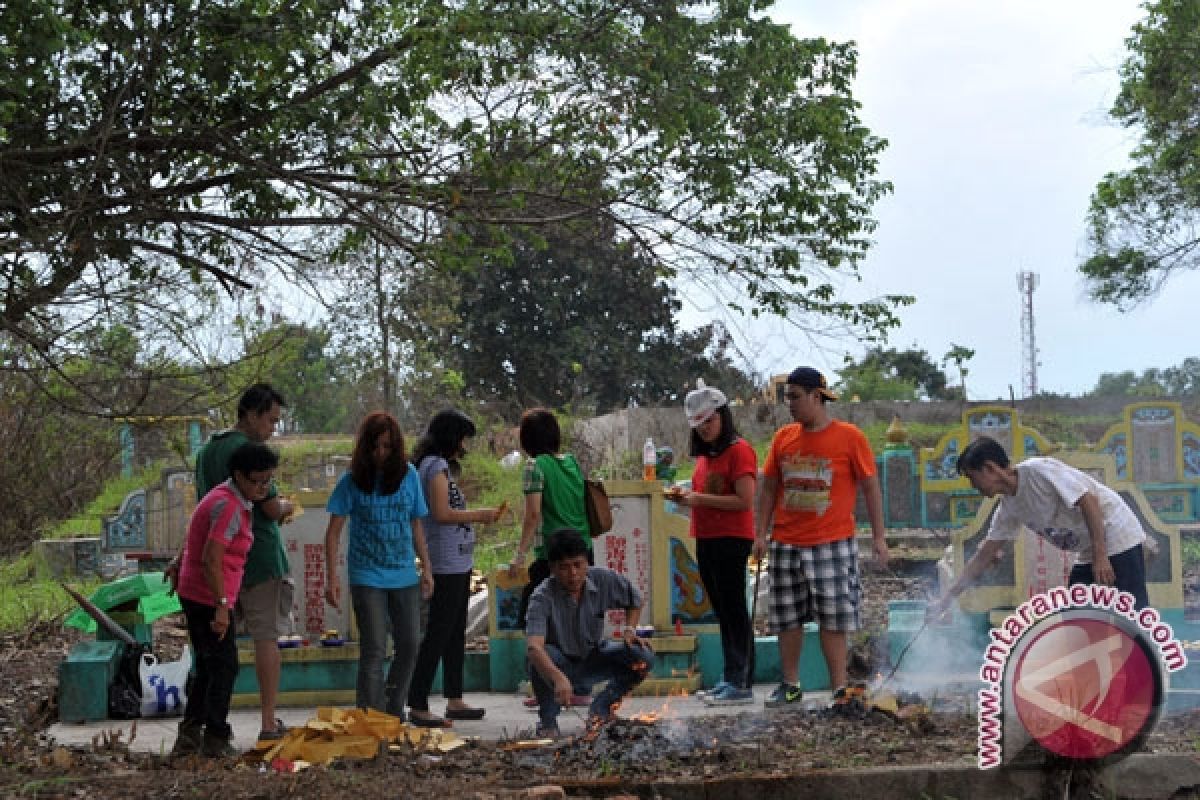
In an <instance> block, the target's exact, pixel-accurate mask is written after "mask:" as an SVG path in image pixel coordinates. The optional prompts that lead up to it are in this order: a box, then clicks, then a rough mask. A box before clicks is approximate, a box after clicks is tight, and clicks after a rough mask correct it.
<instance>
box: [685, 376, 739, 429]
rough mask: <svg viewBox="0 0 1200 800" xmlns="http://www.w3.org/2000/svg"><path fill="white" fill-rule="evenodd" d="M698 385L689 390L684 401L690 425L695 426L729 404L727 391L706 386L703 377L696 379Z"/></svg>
mask: <svg viewBox="0 0 1200 800" xmlns="http://www.w3.org/2000/svg"><path fill="white" fill-rule="evenodd" d="M696 387H697V388H696V389H695V390H693V391H690V392H688V395H687V397H686V398H684V401H683V413H685V414H686V415H687V422H688V425H689V426H690V427H693V428H698V427H699V426H701V425H703V424H704V423H705V422H707V421H708V418H709V417H711V416H712V415H713V413H715V412H716V410H717V409H718V408H720V407H721V406H724V405H728V404H729V401H728V400H727V399H726V398H725V393H724V392H722V391H721V390H720V389H718V388H716V387H715V386H705V385H704V379H703V378H700V379H699V380H697V381H696Z"/></svg>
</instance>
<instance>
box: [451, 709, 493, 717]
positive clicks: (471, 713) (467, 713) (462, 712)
mask: <svg viewBox="0 0 1200 800" xmlns="http://www.w3.org/2000/svg"><path fill="white" fill-rule="evenodd" d="M486 713H487V709H484V708H447V709H446V719H483V715H484V714H486Z"/></svg>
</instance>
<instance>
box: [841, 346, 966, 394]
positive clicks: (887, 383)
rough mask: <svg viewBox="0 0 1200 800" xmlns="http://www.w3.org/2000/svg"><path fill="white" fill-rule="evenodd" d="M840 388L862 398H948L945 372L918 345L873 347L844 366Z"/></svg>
mask: <svg viewBox="0 0 1200 800" xmlns="http://www.w3.org/2000/svg"><path fill="white" fill-rule="evenodd" d="M838 374H839V381H838V384H837V389H838V391H839V392H840V393H841V394H844V395H846V397H847V398H851V397H855V396H857V397H858V398H859V399H860V400H918V399H922V398H928V399H933V400H941V399H945V398H946V396H947V389H946V374H945V373H944V372H942V371H941V369H939V368H938V366H937V365H936V364H934V363H933V361H931V360H930V358H929V354H928V353H926V352H925V351H924V350H918V349H917V348H916V347H913V348H910V349H908V350H903V351H900V350H896V349H895V348H888V349H884V348H882V347H874V348H871V349H869V350H867V352H866V354H865V355H863V357H862V358H861V359H860V360H859V361H858V362H849V363H847V365H846V366H845V367H843V368H842V369H841V371H840V372H839V373H838Z"/></svg>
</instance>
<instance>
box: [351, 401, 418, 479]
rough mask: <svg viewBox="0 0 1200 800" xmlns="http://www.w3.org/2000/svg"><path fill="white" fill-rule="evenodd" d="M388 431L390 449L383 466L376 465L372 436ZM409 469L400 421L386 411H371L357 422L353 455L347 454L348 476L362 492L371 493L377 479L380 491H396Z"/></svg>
mask: <svg viewBox="0 0 1200 800" xmlns="http://www.w3.org/2000/svg"><path fill="white" fill-rule="evenodd" d="M385 433H387V434H391V439H392V452H391V453H390V454H388V457H387V461H385V462H383V468H382V469H376V467H375V458H374V456H373V453H374V451H375V440H376V439H378V438H379V437H380V436H382V435H383V434H385ZM407 472H408V458H407V457H406V456H405V454H404V434H403V433H401V432H400V423H399V422H397V421H396V418H395V417H393V416H392V415H391V414H389V413H387V412H386V411H373V412H371V413H370V414H368V415H367V416H366V419H364V420H363V421H362V424H361V425H359V426H358V436H357V437H356V438H355V440H354V455H353V456H351V457H350V478H351V480H353V481H354V485H355V486H357V487H358V488H359V489H360V490H362V491H363V492H366V493H367V494H372V493H373V492H374V491H375V487H376V480H377V479H378V485H379V493H380V494H395V493H396V491H397V490H399V488H400V484H401V483H403V482H404V476H405V474H406V473H407Z"/></svg>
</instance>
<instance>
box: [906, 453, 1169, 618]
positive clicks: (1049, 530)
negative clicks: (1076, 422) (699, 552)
mask: <svg viewBox="0 0 1200 800" xmlns="http://www.w3.org/2000/svg"><path fill="white" fill-rule="evenodd" d="M958 471H959V474H961V475H963V476H964V477H965V478H966V479H967V480H969V481H970V482H971V485H972V486H974V487H975V489H976V491H978V492H979V493H980V494H982V495H983V496H984V497H995V496H996V495H1000V502H999V504H998V506H997V508H996V513H995V515H993V517H992V525H991V527H990V528H989V529H988V532H987V536H986V537H985V538H984V541H983V544H982V545H980V547H979V549H978V550H977V551H976V552H975V555H974V556H973V557H972V558H971V560H970V561H968V562H967V564H966V566H965V567H963V571H962V574H961V575H960V576H959V577H958V580H956V581H955V582H954V584H953V585H952V586H951V587H950V588H949V590H947V592H946V594H945V595H943V596H942V597H941V598H940V599H939V600H938V601H937V602H936V603H934V604H933V605H932V606H931V607H930V609H929V614H930V615H931V616H935V617H940V616H941V615H942V614H944V613H945V611H946V609H947V608H948V607H949V606H950V602H951V601H952V600H953V599H954V598H955V597H956V596H958V595H959V594H961V593H962V592H963V590H965V589H966V588H967V587H968V586H970V585H971V584H972V583H974V582H975V579H976V578H978V577H979V574H980V573H981V572H983V571H984V570H985V569H987V568H988V566H990V565H991V564H992V562H993V561H995V559H996V556H997V555H998V553H999V551H1000V548H1001V547H1003V546H1004V543H1005V542H1011V541H1013V540H1015V539H1016V538H1017V536H1019V535H1020V533H1021V526H1022V525H1024V526H1027V527H1028V528H1029V529H1030V530H1032V531H1033V532H1034V533H1036V534H1037V535H1038V536H1041V537H1043V538H1044V539H1046V540H1047V541H1048V542H1050V543H1051V544H1052V545H1054V546H1055V547H1057V548H1058V549H1060V550H1070V551H1074V552H1075V553H1076V563H1075V566H1074V567H1073V568H1072V569H1071V575H1070V582H1071V583H1072V584H1076V583H1101V584H1105V585H1107V586H1116V587H1117V588H1118V589H1120V590H1121V591H1125V592H1129V593H1130V594H1131V595H1133V597H1134V599H1135V600H1136V601H1137V607H1138V608H1143V607H1145V606H1147V605H1149V602H1150V601H1149V597H1148V596H1147V594H1146V564H1145V561H1144V560H1143V558H1142V542H1144V541H1145V540H1146V533H1145V531H1143V530H1142V526H1141V523H1140V522H1138V518H1137V517H1136V516H1135V515H1134V513H1133V511H1132V510H1130V508H1129V506H1128V505H1126V504H1125V501H1124V500H1122V499H1121V496H1120V495H1119V494H1117V493H1116V492H1114V491H1113V490H1112V489H1110V488H1108V487H1107V486H1105V485H1104V484H1102V483H1100V482H1099V481H1097V480H1096V479H1095V478H1093V477H1092V476H1090V475H1088V474H1087V473H1086V472H1082V471H1080V470H1078V469H1075V468H1074V467H1072V466H1069V465H1067V464H1064V463H1063V462H1061V461H1059V460H1058V459H1056V458H1046V457H1036V458H1029V459H1026V460H1025V461H1022V462H1021V463H1020V464H1016V465H1013V464H1010V463H1009V460H1008V454H1007V453H1005V452H1004V448H1003V447H1001V446H1000V443H999V442H997V441H996V440H995V439H990V438H988V437H986V436H981V437H980V438H978V439H976V440H975V441H973V442H971V444H969V445H967V448H966V449H965V450H963V452H962V455H960V456H959V457H958Z"/></svg>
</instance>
